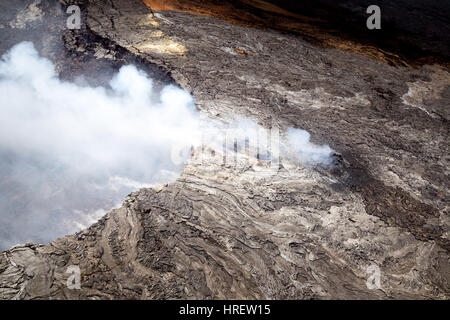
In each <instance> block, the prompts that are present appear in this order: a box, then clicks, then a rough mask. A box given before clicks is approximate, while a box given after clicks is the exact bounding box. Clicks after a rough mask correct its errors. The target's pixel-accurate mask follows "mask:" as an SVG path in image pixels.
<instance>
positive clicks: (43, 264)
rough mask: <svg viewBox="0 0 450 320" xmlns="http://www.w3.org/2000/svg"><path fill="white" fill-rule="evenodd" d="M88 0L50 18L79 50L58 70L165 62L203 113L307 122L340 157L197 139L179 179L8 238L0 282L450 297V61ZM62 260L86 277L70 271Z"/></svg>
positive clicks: (16, 289) (7, 287)
mask: <svg viewBox="0 0 450 320" xmlns="http://www.w3.org/2000/svg"><path fill="white" fill-rule="evenodd" d="M82 3H83V6H84V10H85V11H84V12H85V13H84V14H85V19H84V20H83V22H84V23H85V29H83V31H81V32H78V31H70V32H68V31H66V32H62V33H61V36H62V35H63V34H64V36H63V37H62V39H63V40H64V44H65V47H64V48H65V49H61V50H62V51H61V52H65V54H66V55H67V56H68V57H70V55H75V56H76V55H81V57H85V58H81V59H80V61H81V63H80V68H78V67H77V64H76V63H73V64H71V67H70V68H68V69H67V70H71V71H67V72H68V73H69V74H71V73H72V72H73V73H76V72H81V71H80V70H86V69H83V68H84V67H81V65H84V66H86V65H89V63H93V64H94V65H97V63H100V64H98V65H99V66H101V62H99V61H97V60H94V58H93V57H92V53H91V52H92V50H93V51H94V52H101V53H102V55H103V56H104V55H105V54H106V55H108V53H114V54H113V56H112V58H111V59H110V60H111V61H112V62H111V63H119V64H120V63H122V61H123V60H122V57H129V58H128V59H131V60H128V61H140V62H141V63H143V64H144V65H148V66H153V67H151V68H161V70H162V71H161V74H162V75H161V77H162V80H166V79H167V80H169V79H168V78H167V76H168V75H170V77H171V79H173V80H169V81H174V82H175V83H177V84H178V85H179V86H181V87H182V88H183V89H185V90H187V91H188V92H190V93H192V95H193V97H194V98H195V100H196V104H197V107H198V109H199V110H200V111H201V112H202V114H204V115H205V116H208V117H210V118H214V119H222V120H226V119H228V118H229V117H231V116H233V115H242V116H252V117H255V118H256V119H257V120H258V122H259V123H260V124H262V125H264V126H266V127H270V125H271V124H272V123H274V122H275V123H277V124H278V125H279V126H280V127H281V128H287V127H289V126H293V127H296V128H300V129H304V130H307V131H309V132H310V133H311V136H312V140H313V141H314V142H315V143H318V144H328V145H329V146H330V147H331V148H332V149H333V150H335V152H336V156H335V157H336V161H335V163H334V165H333V166H332V167H330V168H321V167H310V166H298V165H295V164H293V163H290V162H289V161H286V162H285V163H284V165H283V167H282V168H281V169H280V171H279V172H278V174H276V175H275V176H273V175H270V174H267V172H266V171H265V170H264V168H256V167H252V166H250V167H247V168H246V169H245V170H242V169H240V170H236V169H235V168H233V167H225V166H224V167H221V166H220V164H218V163H216V162H208V163H205V162H204V161H201V160H200V159H198V158H197V157H196V156H195V152H194V153H193V157H192V159H191V160H190V161H189V163H188V164H187V166H186V167H185V169H184V171H183V173H182V175H181V177H180V178H179V179H178V180H177V181H176V182H175V183H172V184H169V185H165V186H162V187H161V188H159V189H142V190H140V191H136V192H134V193H132V194H131V195H129V196H128V197H127V198H126V199H125V201H124V203H123V206H122V207H121V208H120V209H117V210H113V211H111V212H109V213H108V214H106V215H105V217H104V218H102V219H101V220H100V221H99V222H98V223H96V224H95V225H93V226H92V227H90V228H88V229H86V230H84V231H82V232H79V233H77V234H75V235H69V236H66V237H64V238H61V239H58V240H55V241H53V242H52V243H50V244H48V245H44V246H41V245H33V244H28V245H23V246H18V247H14V248H12V249H10V250H8V251H5V252H3V253H2V255H1V256H0V283H1V285H0V290H1V291H0V296H1V297H2V298H5V299H12V298H18V299H37V298H44V299H46V298H58V299H67V298H80V299H86V298H99V299H120V298H133V299H164V298H174V299H185V298H187V299H189V298H191V299H205V298H206V299H210V298H224V299H229V298H232V299H234V298H238V299H240V298H241V299H252V298H262V299H264V298H266V299H330V298H334V299H390V298H395V299H399V298H406V299H424V298H425V299H448V298H449V296H450V292H449V288H450V283H449V282H450V257H449V249H450V248H449V231H450V230H449V225H450V219H449V212H448V199H449V198H450V194H449V184H450V183H449V177H448V168H449V160H450V159H449V156H448V150H449V145H448V137H449V129H450V127H449V123H448V120H449V119H448V110H449V106H450V97H449V88H450V73H449V70H448V69H446V68H445V67H442V66H439V65H425V66H422V67H420V68H407V67H398V66H392V65H389V64H388V63H385V62H382V61H377V60H374V59H371V58H369V57H367V56H364V55H360V54H357V53H351V52H347V51H340V50H337V49H325V48H320V47H317V46H315V45H313V44H311V43H308V42H306V41H304V40H303V39H302V38H301V37H299V36H297V35H292V34H282V33H279V32H277V31H273V30H260V29H256V28H246V27H242V26H237V25H235V24H231V23H229V22H225V21H223V20H221V19H217V18H214V17H205V16H201V15H195V14H191V13H186V12H178V11H160V12H158V11H150V10H149V9H148V8H147V7H146V6H145V5H144V4H143V3H142V2H140V1H137V0H133V1H125V0H123V1H122V0H115V1H111V2H104V1H95V0H90V1H83V2H82ZM8 30H9V29H8ZM2 32H3V31H2ZM8 32H12V31H8ZM2 50H3V44H2ZM66 50H67V51H66ZM76 52H79V53H76ZM116 52H118V56H116V54H115V53H116ZM94 56H95V53H94ZM101 59H102V58H100V61H102V60H101ZM125 59H126V58H125ZM133 59H138V60H133ZM75 60H76V59H75ZM89 61H91V62H89ZM155 70H159V69H155ZM149 72H151V71H149ZM158 72H159V71H158ZM61 73H62V74H63V72H61ZM373 264H375V265H377V266H378V267H379V268H380V270H381V288H380V289H377V290H371V289H369V288H368V287H367V286H366V279H367V277H368V274H367V272H366V270H367V269H366V268H367V267H368V266H370V265H373ZM70 265H78V266H79V267H80V269H81V273H82V277H81V290H70V289H68V288H67V287H66V283H65V281H66V279H67V274H65V271H66V269H67V267H68V266H70Z"/></svg>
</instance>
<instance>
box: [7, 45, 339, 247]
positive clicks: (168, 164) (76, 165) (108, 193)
mask: <svg viewBox="0 0 450 320" xmlns="http://www.w3.org/2000/svg"><path fill="white" fill-rule="evenodd" d="M0 95H1V97H2V98H1V100H0V112H1V116H0V249H6V248H8V247H10V246H11V245H14V244H16V243H23V242H26V241H33V242H41V243H43V242H48V241H50V240H53V239H55V238H56V237H58V236H62V235H65V234H67V233H71V232H75V231H78V230H80V229H81V228H84V227H86V226H87V225H89V224H91V223H92V222H93V221H95V220H96V219H98V218H99V217H100V216H101V215H102V214H103V213H104V212H105V211H104V209H110V208H112V207H114V206H117V205H118V204H119V203H120V202H121V201H122V199H123V197H124V196H125V195H126V194H127V193H129V192H131V191H134V190H136V189H138V188H140V187H147V186H152V185H158V184H164V183H167V182H170V181H174V180H175V179H176V178H177V177H178V176H179V174H180V173H181V171H182V169H183V164H181V165H179V164H177V162H174V161H173V150H174V148H176V149H177V150H180V148H185V149H187V148H190V146H199V145H200V144H201V143H202V142H203V141H201V140H202V130H204V129H205V128H209V129H210V128H217V125H213V124H212V123H211V122H209V123H206V124H205V123H204V122H201V121H200V117H199V113H198V112H197V111H196V109H195V104H194V101H193V99H192V97H191V96H190V95H189V94H188V93H186V92H185V91H183V90H181V89H179V88H177V87H175V86H171V85H170V86H166V87H165V88H163V89H162V91H161V92H156V90H155V89H154V88H153V83H152V80H151V79H149V78H148V77H147V76H146V75H145V74H144V73H143V72H142V71H139V70H137V69H136V68H135V67H133V66H124V67H122V68H121V69H120V71H119V73H118V74H117V75H115V76H114V78H113V79H112V80H111V82H110V85H109V86H108V87H89V86H79V85H76V84H74V83H69V82H64V81H61V80H59V79H58V78H57V77H56V75H55V72H54V66H53V64H52V63H51V62H50V61H49V60H47V59H44V58H42V57H40V56H39V54H38V52H37V51H36V50H35V48H34V46H33V44H32V43H31V42H22V43H20V44H18V45H16V46H14V47H13V48H12V49H11V50H10V51H9V52H8V53H7V54H6V55H4V56H3V58H2V60H1V61H0ZM235 126H236V127H237V128H239V129H242V130H245V134H246V135H247V136H249V137H251V136H252V134H251V132H250V131H252V130H256V129H261V128H260V127H259V126H257V125H256V123H254V122H252V121H251V120H248V119H242V121H238V122H236V124H235ZM222 129H223V128H220V126H219V127H218V128H217V130H216V131H215V135H216V136H217V137H216V139H212V140H215V141H220V140H221V139H223V138H222V137H221V136H220V135H221V134H222V132H223V131H222ZM209 138H211V137H209ZM286 138H287V139H286V141H285V145H287V149H288V150H289V154H290V157H292V158H293V159H295V160H297V161H299V162H302V163H305V164H316V163H322V164H327V163H329V159H330V155H331V149H329V147H319V146H315V145H313V144H311V143H310V142H309V134H308V133H307V132H306V131H303V130H298V129H289V130H288V131H287V135H286Z"/></svg>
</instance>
